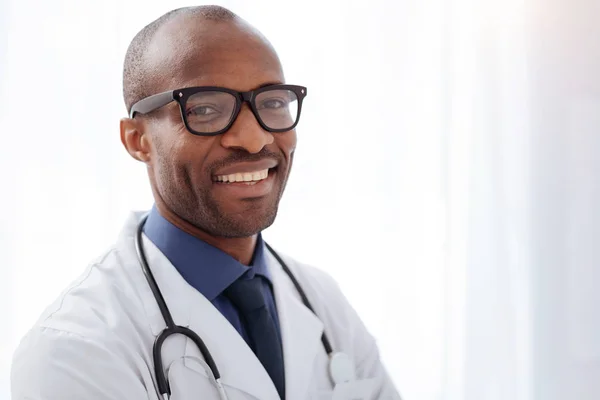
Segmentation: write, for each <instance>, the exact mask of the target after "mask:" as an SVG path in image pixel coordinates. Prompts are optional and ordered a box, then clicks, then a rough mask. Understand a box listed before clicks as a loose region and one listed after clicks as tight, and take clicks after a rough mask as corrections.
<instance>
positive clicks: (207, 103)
mask: <svg viewBox="0 0 600 400" xmlns="http://www.w3.org/2000/svg"><path fill="white" fill-rule="evenodd" d="M236 101H237V100H236V97H235V96H234V95H232V94H231V93H227V92H219V91H209V92H198V93H194V94H193V95H191V96H190V97H189V98H188V99H187V101H186V104H185V116H186V119H187V123H188V126H189V128H190V129H192V130H193V131H196V132H198V133H214V132H218V131H220V130H222V129H224V128H225V127H226V126H227V125H228V124H229V123H230V122H231V119H232V118H233V113H234V111H235V106H236ZM254 104H255V106H256V110H257V113H258V117H259V118H260V120H261V121H262V123H263V124H265V125H266V126H267V127H268V128H270V129H287V128H291V127H292V126H293V125H294V124H295V123H296V119H297V118H298V97H297V96H296V93H294V92H293V91H291V90H285V89H273V90H266V91H263V92H260V93H259V94H258V95H256V97H255V98H254Z"/></svg>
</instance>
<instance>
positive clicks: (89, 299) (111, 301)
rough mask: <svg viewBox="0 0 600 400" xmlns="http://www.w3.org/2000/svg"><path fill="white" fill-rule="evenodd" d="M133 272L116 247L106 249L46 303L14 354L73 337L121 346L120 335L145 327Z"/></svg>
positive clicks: (78, 340) (81, 341) (36, 350)
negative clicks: (133, 281) (51, 300)
mask: <svg viewBox="0 0 600 400" xmlns="http://www.w3.org/2000/svg"><path fill="white" fill-rule="evenodd" d="M131 272H132V271H127V266H126V262H125V260H124V259H123V257H122V256H121V255H120V254H119V252H118V250H117V249H116V248H111V249H109V250H108V251H106V252H105V253H104V254H102V255H101V256H100V257H98V258H97V259H96V260H94V261H93V262H92V263H90V264H89V265H88V266H87V268H86V269H85V270H84V271H83V272H82V273H81V274H80V276H79V277H77V278H76V279H74V280H73V281H72V282H71V283H70V284H69V285H67V287H66V288H65V289H64V290H63V291H62V292H61V293H60V295H58V297H57V298H56V299H55V300H54V301H53V302H52V303H51V304H50V305H48V306H47V307H46V309H45V310H44V311H43V312H42V313H41V315H40V316H39V318H38V320H37V321H36V322H35V324H34V325H33V326H32V327H31V329H30V330H29V332H28V333H27V334H26V335H25V336H24V337H23V338H22V340H21V342H20V344H19V348H18V351H17V353H15V354H19V355H20V356H23V357H26V356H27V354H29V353H39V351H40V350H44V346H46V345H47V346H50V345H52V344H56V345H57V346H59V345H60V344H67V343H71V342H72V343H78V345H85V346H87V345H90V344H91V343H94V342H96V341H97V342H98V343H102V344H104V345H107V346H113V347H120V346H122V343H121V341H122V340H125V339H123V338H129V337H134V335H132V332H133V331H140V330H145V329H143V328H144V326H143V325H144V324H146V322H145V321H144V319H143V318H141V316H143V315H144V308H143V302H142V301H141V298H140V296H139V294H138V293H137V292H136V289H135V285H134V284H133V283H132V280H133V279H134V278H132V276H131ZM127 345H130V343H127ZM49 348H52V347H49Z"/></svg>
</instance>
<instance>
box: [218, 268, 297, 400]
mask: <svg viewBox="0 0 600 400" xmlns="http://www.w3.org/2000/svg"><path fill="white" fill-rule="evenodd" d="M261 279H262V278H260V277H259V276H255V277H254V278H252V279H238V280H236V281H235V282H233V283H232V284H231V286H229V287H228V288H227V289H225V292H224V294H225V296H227V298H229V300H230V301H231V302H232V303H233V305H234V306H235V307H236V308H237V309H238V311H239V312H240V315H241V316H242V317H243V321H244V322H245V327H246V331H247V332H248V335H249V336H250V341H251V342H252V345H253V346H251V347H252V350H253V351H254V354H256V357H257V358H258V359H259V360H260V362H261V363H262V365H263V366H264V367H265V369H266V370H267V373H268V374H269V376H270V377H271V380H272V381H273V383H274V384H275V387H276V388H277V391H278V392H279V397H281V399H282V400H283V399H285V377H284V367H283V351H282V349H281V342H280V340H279V336H278V335H277V326H276V325H275V320H274V319H273V317H272V316H271V314H270V313H269V309H268V308H267V304H266V302H265V298H264V296H263V293H262V290H261V286H262V282H261Z"/></svg>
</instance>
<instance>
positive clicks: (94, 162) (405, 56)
mask: <svg viewBox="0 0 600 400" xmlns="http://www.w3.org/2000/svg"><path fill="white" fill-rule="evenodd" d="M216 3H217V4H220V5H223V6H226V7H228V8H230V9H231V10H232V11H234V12H236V13H238V14H239V15H240V16H242V17H243V18H245V19H247V20H248V21H249V22H250V23H252V24H254V25H255V26H256V27H258V28H259V29H260V30H261V31H262V32H263V33H264V34H265V35H266V36H267V37H268V38H270V40H271V41H272V42H273V44H274V45H275V47H276V49H277V50H278V51H279V54H280V56H281V59H282V62H283V65H284V69H285V71H286V75H287V80H288V82H290V83H296V84H302V85H306V86H308V88H309V96H308V97H307V99H306V102H305V108H304V109H303V119H302V121H301V122H300V125H299V128H298V134H299V148H298V151H297V155H296V161H295V162H296V164H295V166H294V171H293V176H292V179H291V182H290V184H289V186H288V190H287V192H286V195H285V196H284V200H283V202H282V206H281V209H280V214H279V217H278V220H277V222H276V224H275V225H274V226H273V227H272V228H270V229H269V230H268V231H267V232H266V233H265V237H266V239H267V240H268V241H269V242H271V243H272V244H273V245H275V246H276V247H278V248H279V249H280V250H282V251H284V252H286V253H289V254H290V255H293V256H294V257H296V258H298V259H300V260H302V261H305V262H308V263H312V264H314V265H316V266H319V267H320V268H323V269H325V270H327V271H328V272H330V273H331V274H332V275H333V276H334V277H335V278H336V279H337V280H338V281H339V283H340V284H341V286H342V288H343V289H344V291H345V293H346V294H347V296H348V298H349V299H350V301H351V302H352V304H353V305H354V306H355V307H356V308H357V309H358V311H359V313H360V314H361V315H362V317H363V319H364V320H365V322H366V323H367V325H368V327H369V329H370V330H371V331H372V333H373V334H374V335H375V336H376V337H377V338H378V340H379V345H380V349H381V352H382V354H383V357H384V361H385V363H386V365H387V367H388V369H389V371H390V374H391V375H392V377H393V379H394V381H395V382H396V384H397V386H398V388H399V390H400V392H401V394H402V395H403V398H404V399H405V400H417V399H418V400H500V399H502V400H505V399H511V400H555V399H556V400H558V399H561V400H564V399H569V400H591V399H598V398H600V310H599V307H598V306H597V304H599V303H600V294H599V293H598V291H596V290H595V289H596V285H597V283H598V282H600V268H599V265H598V264H599V261H600V250H599V248H600V245H599V244H598V239H599V237H600V228H599V226H600V211H599V210H598V205H597V204H598V203H599V202H600V182H599V180H598V173H595V172H596V171H598V170H600V136H599V132H598V130H599V127H600V40H598V38H600V24H599V23H598V19H599V18H600V0H562V1H559V0H546V1H544V2H542V1H539V0H504V1H500V0H387V1H386V0H371V1H368V2H366V1H349V0H344V1H341V0H320V1H306V0H304V1H289V0H278V1H275V0H269V1H266V0H265V1H258V0H255V1H250V0H243V1H242V0H239V1H220V2H219V1H216ZM194 4H202V2H200V3H185V2H181V1H170V0H144V1H142V0H103V1H101V2H100V1H89V0H88V1H82V0H51V1H48V0H1V1H0V38H1V39H2V40H0V134H1V139H2V140H1V145H0V162H1V168H0V185H1V188H2V189H1V195H0V210H1V212H0V327H1V329H0V399H1V400H8V399H9V398H10V387H9V386H10V384H9V371H10V362H11V357H12V353H13V351H14V348H15V346H16V345H17V343H18V341H19V339H20V337H21V336H22V335H23V334H24V333H25V331H26V330H27V329H28V328H29V327H30V326H31V325H32V324H33V323H34V321H35V320H36V318H37V317H38V315H39V314H40V313H41V311H42V310H43V308H44V307H45V306H46V305H47V304H48V303H49V302H50V301H51V300H53V299H54V298H55V297H56V296H57V295H58V294H59V292H60V291H61V290H62V288H63V287H65V286H66V285H67V284H68V283H69V282H70V280H72V279H73V278H74V277H76V276H77V275H78V274H79V273H80V272H81V271H82V269H84V268H85V266H86V264H87V263H88V262H89V261H90V260H91V259H93V258H95V256H96V255H98V254H99V253H100V252H101V251H103V250H104V249H105V248H106V246H108V245H109V244H110V243H111V242H112V241H114V240H115V239H116V235H117V234H118V231H119V230H120V228H121V226H122V224H123V223H124V220H125V217H126V215H127V213H128V212H129V211H130V210H132V209H146V208H148V207H150V206H151V204H152V199H151V194H150V190H149V186H148V184H147V178H146V175H145V169H144V167H143V166H142V165H141V164H137V163H135V162H134V161H133V160H131V159H130V158H129V156H128V155H127V154H126V152H125V151H124V149H123V148H122V146H121V144H120V141H119V130H118V121H119V118H121V117H122V116H124V115H125V107H124V105H123V101H122V97H121V68H122V63H123V58H124V54H125V51H126V48H127V46H128V44H129V42H130V40H131V39H132V38H133V36H134V35H135V33H136V32H137V31H139V30H140V29H141V28H142V27H143V26H144V25H145V24H147V23H149V22H150V21H151V20H153V19H155V18H157V17H159V16H160V15H162V14H163V13H165V12H167V11H169V10H171V9H173V8H177V7H180V6H184V5H194ZM597 235H598V236H597Z"/></svg>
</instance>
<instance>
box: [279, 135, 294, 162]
mask: <svg viewBox="0 0 600 400" xmlns="http://www.w3.org/2000/svg"><path fill="white" fill-rule="evenodd" d="M277 135H280V136H278V137H277V140H276V142H277V146H278V147H279V148H280V149H281V151H282V152H283V154H284V155H285V157H286V158H287V159H288V160H289V159H291V157H292V156H293V154H294V151H295V150H296V142H297V137H296V131H295V130H293V131H290V132H285V133H282V134H277Z"/></svg>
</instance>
